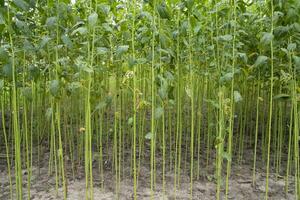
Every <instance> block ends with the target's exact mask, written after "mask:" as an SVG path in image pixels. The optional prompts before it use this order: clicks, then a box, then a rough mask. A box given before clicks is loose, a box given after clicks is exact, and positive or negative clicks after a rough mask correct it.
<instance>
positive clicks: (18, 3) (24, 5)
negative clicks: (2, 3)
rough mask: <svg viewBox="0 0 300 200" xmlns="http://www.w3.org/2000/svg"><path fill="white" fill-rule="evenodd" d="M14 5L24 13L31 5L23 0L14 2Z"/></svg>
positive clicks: (14, 0)
mask: <svg viewBox="0 0 300 200" xmlns="http://www.w3.org/2000/svg"><path fill="white" fill-rule="evenodd" d="M13 3H14V4H15V5H16V6H17V7H18V8H21V9H22V10H24V11H27V10H28V9H29V4H28V3H27V2H26V1H23V0H13Z"/></svg>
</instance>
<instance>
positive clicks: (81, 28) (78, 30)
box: [71, 27, 88, 35]
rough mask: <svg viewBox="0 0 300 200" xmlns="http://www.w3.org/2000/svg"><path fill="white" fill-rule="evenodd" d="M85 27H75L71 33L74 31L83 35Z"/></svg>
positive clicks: (85, 30) (85, 31) (73, 33)
mask: <svg viewBox="0 0 300 200" xmlns="http://www.w3.org/2000/svg"><path fill="white" fill-rule="evenodd" d="M87 32H88V31H87V29H86V28H85V27H79V28H77V29H75V30H74V31H73V32H72V33H71V35H75V34H76V33H79V34H80V35H85V34H86V33H87Z"/></svg>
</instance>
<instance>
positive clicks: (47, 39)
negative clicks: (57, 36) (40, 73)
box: [40, 36, 51, 49]
mask: <svg viewBox="0 0 300 200" xmlns="http://www.w3.org/2000/svg"><path fill="white" fill-rule="evenodd" d="M50 40H51V38H50V37H48V36H43V38H42V41H41V43H40V48H41V49H42V48H44V46H45V45H46V44H47V43H48V42H49V41H50Z"/></svg>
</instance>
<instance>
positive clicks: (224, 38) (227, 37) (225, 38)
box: [218, 35, 233, 42]
mask: <svg viewBox="0 0 300 200" xmlns="http://www.w3.org/2000/svg"><path fill="white" fill-rule="evenodd" d="M232 38H233V37H232V35H221V36H219V38H218V39H219V40H220V41H223V42H229V41H231V40H232Z"/></svg>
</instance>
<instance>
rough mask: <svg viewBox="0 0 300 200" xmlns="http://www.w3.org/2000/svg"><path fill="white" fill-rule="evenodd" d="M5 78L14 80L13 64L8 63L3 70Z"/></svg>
mask: <svg viewBox="0 0 300 200" xmlns="http://www.w3.org/2000/svg"><path fill="white" fill-rule="evenodd" d="M2 70H3V74H4V76H5V77H8V78H12V73H13V72H12V66H11V63H7V64H5V65H4V66H3V68H2Z"/></svg>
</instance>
